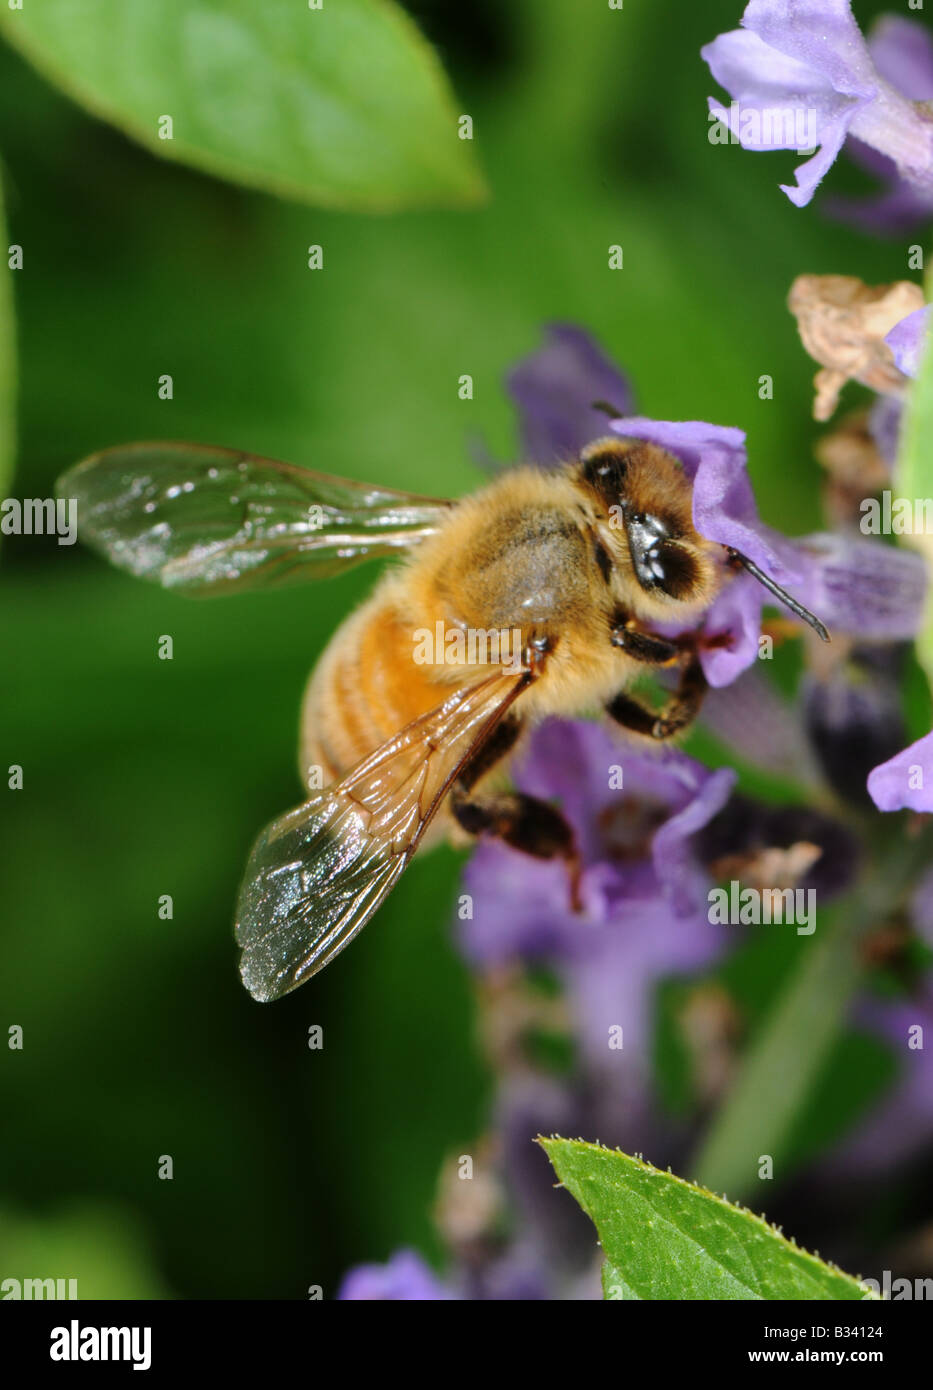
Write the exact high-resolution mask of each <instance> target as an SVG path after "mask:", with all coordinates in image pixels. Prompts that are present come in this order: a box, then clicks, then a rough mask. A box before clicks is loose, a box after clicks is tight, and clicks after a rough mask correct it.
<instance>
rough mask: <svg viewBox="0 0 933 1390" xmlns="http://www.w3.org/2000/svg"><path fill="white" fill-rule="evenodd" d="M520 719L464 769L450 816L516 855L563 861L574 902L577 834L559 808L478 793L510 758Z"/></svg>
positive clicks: (507, 722)
mask: <svg viewBox="0 0 933 1390" xmlns="http://www.w3.org/2000/svg"><path fill="white" fill-rule="evenodd" d="M520 733H521V722H520V721H519V720H518V719H504V720H503V721H502V723H501V724H500V725H499V727H498V728H497V729H496V731H495V733H494V734H493V735H492V737H491V738H490V739H489V740H488V741H487V743H486V744H485V745H484V746H483V747H482V748H481V749H480V750H479V752H478V753H477V754H476V755H475V756H474V757H473V758H472V759H471V760H470V761H469V762H468V763H467V764H466V766H465V767H464V768H463V770H462V772H461V774H460V777H459V778H458V780H457V781H456V782H455V784H454V786H453V788H452V789H451V793H450V812H451V815H452V816H453V818H454V820H455V821H456V822H457V824H458V825H459V826H460V827H461V829H462V830H465V831H466V832H467V834H468V835H476V836H479V835H494V836H495V837H496V838H497V839H500V840H502V841H503V843H504V844H507V845H510V846H511V847H512V849H518V850H521V851H522V852H523V853H525V854H530V855H533V856H534V858H536V859H564V860H566V861H567V864H568V867H569V870H570V879H571V890H572V897H573V900H574V902H576V898H577V882H578V879H579V874H580V856H579V853H578V850H577V845H576V839H575V837H574V833H573V829H572V827H571V826H570V825H569V824H568V822H567V821H566V820H565V819H564V817H563V816H562V815H561V813H560V811H558V810H557V809H556V808H555V807H553V806H550V805H549V804H548V803H547V802H546V801H541V800H540V799H539V798H538V797H536V796H527V795H526V794H525V793H524V792H515V791H503V792H498V791H497V792H488V793H484V792H480V793H476V792H474V788H475V786H476V784H477V782H479V780H480V778H482V777H484V776H485V775H486V773H487V772H489V771H490V770H491V769H492V768H493V767H494V766H495V765H496V763H497V762H499V761H500V760H501V759H502V758H504V757H505V756H506V754H507V753H509V752H511V750H512V748H513V747H514V745H515V743H516V741H517V739H518V737H519V734H520Z"/></svg>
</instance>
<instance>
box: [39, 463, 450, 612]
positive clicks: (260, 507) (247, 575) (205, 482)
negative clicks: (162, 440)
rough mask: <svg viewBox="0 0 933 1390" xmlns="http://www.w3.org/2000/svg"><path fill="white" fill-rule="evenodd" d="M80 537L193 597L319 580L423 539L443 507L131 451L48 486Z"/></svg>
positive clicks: (328, 482)
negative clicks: (69, 510) (69, 504)
mask: <svg viewBox="0 0 933 1390" xmlns="http://www.w3.org/2000/svg"><path fill="white" fill-rule="evenodd" d="M57 490H58V495H59V496H60V497H74V498H76V499H77V503H78V535H79V537H80V539H81V540H83V541H86V542H87V543H88V544H89V545H91V546H93V547H94V548H95V549H96V550H98V551H100V552H101V553H102V554H103V555H105V556H106V558H107V559H108V560H111V561H112V562H113V563H114V564H115V565H119V566H120V567H121V569H126V570H129V571H130V573H132V574H135V575H137V576H138V577H139V578H140V579H150V580H154V581H155V582H156V583H160V584H162V585H164V586H165V587H166V588H172V589H179V590H182V591H183V592H186V593H192V594H221V593H229V592H231V591H232V590H235V589H246V588H267V587H270V586H272V585H277V584H284V583H288V582H289V581H291V580H293V579H301V578H309V579H316V578H323V577H326V576H327V575H330V574H334V573H336V572H337V571H339V570H342V569H348V568H349V567H350V566H351V565H353V564H356V563H358V562H359V561H360V560H366V559H369V558H370V557H375V556H380V555H389V554H392V553H393V552H396V551H398V550H400V549H405V548H407V547H410V546H413V545H417V544H418V542H419V541H421V540H423V539H424V538H425V537H426V536H430V535H433V533H434V532H435V531H436V530H437V528H438V526H439V525H440V523H441V522H442V520H443V519H444V517H445V516H446V515H447V513H448V510H449V508H450V506H451V503H449V502H445V501H443V500H440V499H436V498H430V497H418V496H416V495H415V494H413V493H406V492H396V491H393V490H392V489H390V488H378V487H374V486H373V485H372V484H370V483H359V482H352V481H350V480H348V479H344V478H332V477H330V476H329V475H328V474H326V473H315V472H312V471H311V470H310V469H305V468H297V467H294V466H293V465H291V464H287V463H276V462H275V461H274V460H272V459H264V458H258V457H257V456H255V455H253V454H241V453H236V452H235V451H234V450H232V449H220V448H212V447H207V446H204V445H200V444H130V445H126V446H125V447H121V448H116V449H107V450H105V451H104V452H103V453H101V454H94V455H93V456H92V457H91V458H88V459H85V460H84V461H83V463H79V464H76V465H75V467H74V468H72V469H70V470H69V471H68V472H67V473H65V474H63V476H62V477H61V478H60V479H59V481H58V489H57Z"/></svg>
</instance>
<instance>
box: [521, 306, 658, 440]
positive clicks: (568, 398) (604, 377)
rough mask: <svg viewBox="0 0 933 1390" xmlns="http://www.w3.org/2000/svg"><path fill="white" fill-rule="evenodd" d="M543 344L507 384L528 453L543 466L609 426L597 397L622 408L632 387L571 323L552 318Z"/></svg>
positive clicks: (629, 403)
mask: <svg viewBox="0 0 933 1390" xmlns="http://www.w3.org/2000/svg"><path fill="white" fill-rule="evenodd" d="M547 334H548V337H547V341H546V343H545V345H544V347H542V348H539V349H538V351H537V352H535V353H532V354H531V356H529V357H526V358H524V359H523V361H521V362H520V363H519V364H518V366H517V367H515V368H513V370H512V371H511V372H510V373H509V376H508V380H507V386H508V390H509V393H510V394H511V396H512V398H513V400H514V401H515V403H516V405H517V406H518V409H519V412H520V416H521V433H522V450H523V455H524V458H525V459H526V460H527V461H528V462H530V463H537V464H538V465H539V466H541V467H547V466H548V465H551V464H554V463H557V462H562V461H563V460H565V459H568V458H572V457H573V456H574V455H575V454H578V453H579V452H580V450H581V449H582V448H583V447H584V445H586V444H589V443H590V442H591V441H592V440H594V439H598V438H599V437H600V435H603V434H605V433H606V431H607V428H608V423H607V418H608V417H607V415H606V412H605V411H603V410H594V409H593V402H594V401H599V402H600V403H602V404H604V405H608V406H611V407H612V408H613V409H615V410H617V411H619V412H620V413H624V412H625V411H627V410H630V409H631V407H632V391H631V387H630V386H629V384H628V382H627V381H626V379H625V377H624V376H623V375H622V373H621V372H620V371H619V370H618V369H617V368H616V367H615V366H613V364H612V362H610V361H609V359H608V358H607V357H606V356H605V355H604V353H603V352H602V351H601V350H600V348H599V347H598V346H597V345H596V343H595V342H594V341H593V339H592V338H591V337H590V336H589V335H588V334H587V333H584V331H583V330H582V329H581V328H575V327H574V326H573V325H572V324H564V323H556V324H551V325H550V326H549V328H548V330H547Z"/></svg>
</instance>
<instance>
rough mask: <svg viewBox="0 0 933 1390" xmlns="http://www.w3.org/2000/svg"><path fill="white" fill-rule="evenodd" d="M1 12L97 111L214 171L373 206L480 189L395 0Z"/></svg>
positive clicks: (66, 86) (104, 1)
mask: <svg viewBox="0 0 933 1390" xmlns="http://www.w3.org/2000/svg"><path fill="white" fill-rule="evenodd" d="M0 19H2V29H3V33H4V34H5V35H6V37H7V38H8V39H9V40H10V42H11V43H13V44H14V45H15V46H16V47H17V48H19V49H20V50H21V51H22V53H23V54H24V55H25V56H26V57H27V58H28V59H29V60H30V61H31V62H32V63H33V64H34V65H35V67H36V68H38V70H39V71H40V72H41V73H42V74H43V75H44V76H45V77H47V78H48V79H49V80H50V81H52V82H54V83H55V84H56V85H57V86H59V87H61V88H62V90H63V91H65V92H66V93H68V95H69V96H71V97H72V98H74V100H75V101H77V102H79V103H80V104H81V105H82V106H85V107H86V108H87V109H88V110H89V111H90V112H91V113H92V114H93V115H95V116H99V117H101V118H102V119H104V120H107V121H110V122H112V123H113V124H114V125H115V126H118V127H119V128H120V129H121V130H123V131H125V132H126V134H127V135H130V136H132V137H133V138H134V139H136V140H139V141H140V142H141V143H142V144H143V145H145V146H147V147H148V148H149V149H151V150H153V151H154V152H155V153H157V154H160V155H163V156H165V157H167V158H170V159H178V160H182V161H184V162H185V163H188V164H193V165H194V166H195V167H196V168H198V169H203V170H205V171H207V172H208V173H211V174H216V175H217V176H218V177H221V178H226V179H231V180H233V181H234V182H236V183H242V184H246V185H248V186H250V187H255V188H261V189H264V190H266V191H268V192H271V193H278V194H281V195H282V196H284V197H289V198H297V199H300V200H302V201H307V202H314V203H322V204H324V205H326V206H329V207H344V208H359V209H364V210H371V211H377V210H379V211H384V210H391V209H395V208H401V207H412V206H423V205H434V204H444V205H449V204H453V205H457V204H463V203H472V202H475V201H477V200H478V199H479V198H480V197H481V196H482V194H483V185H482V180H481V178H480V176H479V174H478V172H477V170H476V166H475V163H474V161H473V157H472V152H471V145H470V142H469V141H464V140H461V139H459V136H458V123H457V112H456V110H455V109H454V106H453V104H452V100H451V93H450V90H449V87H448V85H447V82H446V79H445V77H444V74H443V71H442V69H441V67H440V65H439V63H438V61H437V59H436V57H435V55H434V52H433V50H432V49H431V47H430V45H429V44H428V43H427V42H426V41H425V40H424V39H423V38H422V36H421V35H420V33H419V32H418V30H417V29H416V27H415V25H414V23H413V22H412V21H411V20H410V19H409V18H408V17H407V16H406V15H405V14H404V12H403V11H402V10H400V9H399V8H398V7H397V6H396V5H395V4H393V3H392V0H325V2H324V4H323V8H321V9H310V8H309V6H308V4H307V0H262V3H261V4H257V3H256V0H161V3H159V4H157V5H154V4H152V0H35V3H34V2H33V0H29V3H27V4H26V5H25V6H24V7H23V9H22V10H10V9H8V8H7V6H6V5H4V6H3V7H2V10H0ZM165 117H171V137H172V138H171V139H167V138H165V134H164V132H165V130H166V129H167V127H166V126H165V124H164V118H165ZM160 128H161V129H162V131H163V134H162V135H161V136H160Z"/></svg>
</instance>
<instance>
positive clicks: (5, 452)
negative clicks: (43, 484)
mask: <svg viewBox="0 0 933 1390" xmlns="http://www.w3.org/2000/svg"><path fill="white" fill-rule="evenodd" d="M8 245H9V242H8V240H7V232H6V222H5V221H4V217H3V198H2V187H0V255H3V256H5V257H7V258H8V253H7V247H8ZM14 273H15V272H14V271H12V270H9V269H8V268H7V267H6V266H4V267H3V269H2V271H0V496H3V495H5V493H6V491H7V483H8V482H9V481H10V478H11V477H12V474H13V462H14V459H15V456H16V333H15V331H14V327H13V285H12V279H13V275H14Z"/></svg>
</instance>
